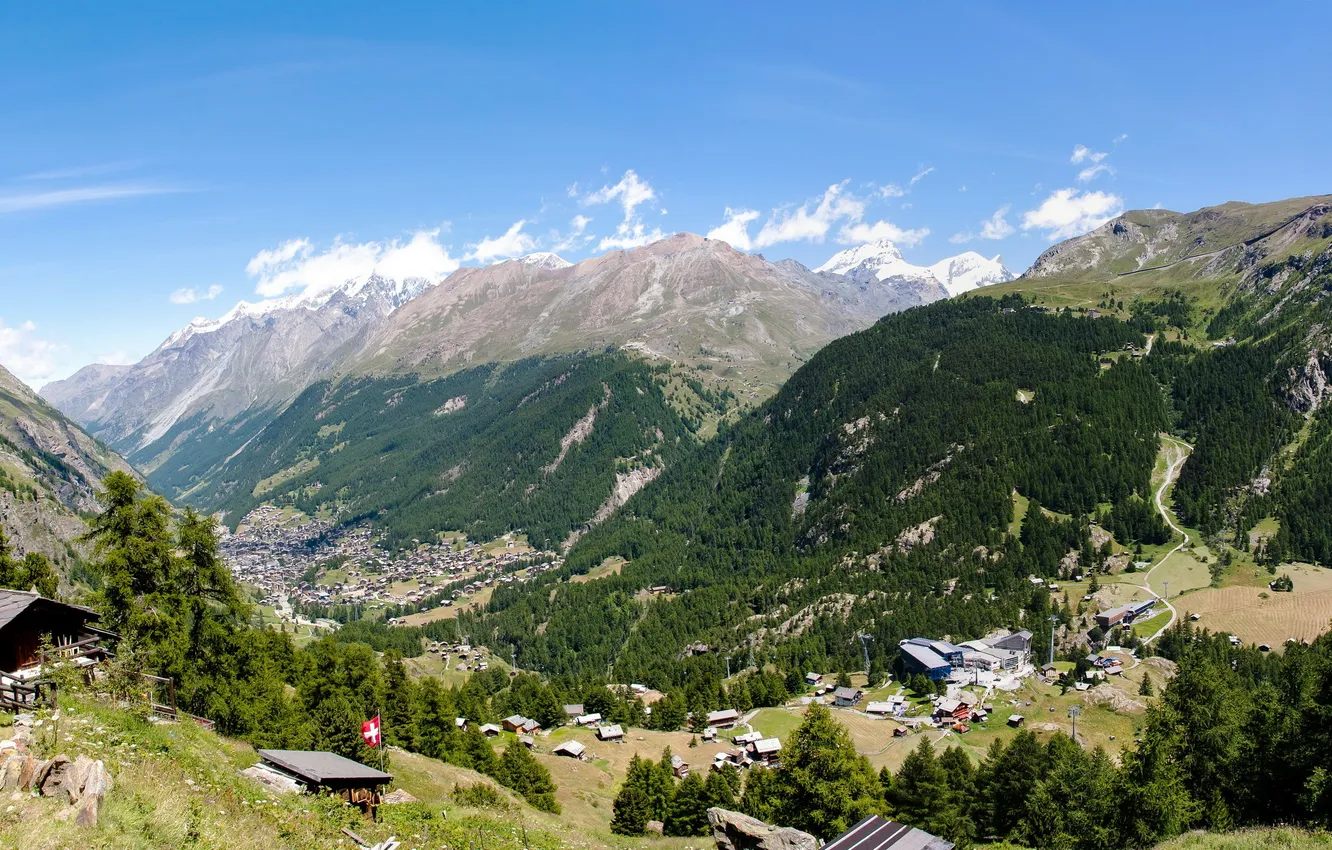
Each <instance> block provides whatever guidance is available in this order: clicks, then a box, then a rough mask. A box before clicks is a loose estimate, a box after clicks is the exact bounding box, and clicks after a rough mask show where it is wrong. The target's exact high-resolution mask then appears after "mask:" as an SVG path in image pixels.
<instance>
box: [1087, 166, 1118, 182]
mask: <svg viewBox="0 0 1332 850" xmlns="http://www.w3.org/2000/svg"><path fill="white" fill-rule="evenodd" d="M1114 173H1115V170H1114V169H1113V168H1111V167H1110V164H1109V163H1106V162H1101V163H1097V164H1096V165H1089V166H1087V167H1086V168H1084V169H1082V170H1081V171H1079V172H1078V180H1079V181H1080V182H1082V183H1087V182H1089V181H1092V180H1095V179H1096V177H1097V175H1100V174H1114Z"/></svg>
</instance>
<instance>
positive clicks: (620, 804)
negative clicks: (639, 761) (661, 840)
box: [610, 782, 651, 835]
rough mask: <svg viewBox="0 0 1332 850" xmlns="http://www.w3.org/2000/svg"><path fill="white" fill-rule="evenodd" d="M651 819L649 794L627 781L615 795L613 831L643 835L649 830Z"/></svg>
mask: <svg viewBox="0 0 1332 850" xmlns="http://www.w3.org/2000/svg"><path fill="white" fill-rule="evenodd" d="M649 820H651V817H650V816H649V814H648V798H647V795H646V794H645V793H643V789H642V788H639V787H638V786H637V785H632V784H630V783H628V782H626V783H625V784H624V786H623V787H622V788H620V793H619V794H617V795H616V796H615V804H614V816H613V817H612V818H611V824H610V828H611V832H613V833H615V834H616V835H642V834H643V833H644V832H646V831H647V822H648V821H649Z"/></svg>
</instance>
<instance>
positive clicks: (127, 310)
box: [0, 2, 1332, 384]
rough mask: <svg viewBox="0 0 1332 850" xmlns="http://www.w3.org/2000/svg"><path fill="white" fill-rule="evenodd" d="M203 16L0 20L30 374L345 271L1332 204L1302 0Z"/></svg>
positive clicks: (14, 251)
mask: <svg viewBox="0 0 1332 850" xmlns="http://www.w3.org/2000/svg"><path fill="white" fill-rule="evenodd" d="M213 5H217V6H221V5H223V4H192V3H179V2H176V3H171V4H135V3H118V4H106V3H87V4H59V5H58V6H57V5H56V4H22V5H20V4H5V5H4V6H3V7H0V127H3V132H0V295H2V296H3V297H0V363H3V364H4V365H6V366H7V367H9V368H10V369H11V370H12V371H14V372H16V373H17V374H19V375H20V377H22V378H24V379H25V380H27V381H29V382H30V383H34V384H38V383H41V382H43V381H45V380H49V379H52V378H58V377H63V376H65V375H68V374H69V373H71V372H72V371H74V370H75V369H77V368H78V367H80V366H82V365H84V364H86V363H89V362H93V361H98V360H101V361H104V362H131V361H133V360H137V359H138V358H140V357H142V356H143V355H144V354H146V353H147V352H148V351H150V350H151V349H153V348H154V347H156V345H157V344H158V343H159V342H161V340H162V339H163V338H164V337H166V336H167V334H169V333H170V332H171V331H172V330H174V329H176V328H178V327H181V326H183V325H184V324H186V323H188V322H189V320H190V319H191V318H193V317H195V316H200V315H202V316H210V317H216V316H220V315H221V314H223V313H225V312H226V311H227V310H228V309H230V307H231V306H233V305H234V304H235V303H236V301H238V300H241V299H246V300H251V301H254V300H258V299H260V298H262V297H265V296H271V295H278V294H287V293H291V292H296V291H300V290H301V289H302V288H303V287H307V286H315V287H319V286H325V285H329V284H328V282H329V281H330V280H335V279H336V278H337V277H338V276H339V275H343V274H348V273H357V272H360V271H362V270H364V269H366V268H381V269H390V270H392V269H399V270H405V271H422V272H436V273H441V274H442V273H444V272H447V271H448V270H449V269H451V268H453V267H454V266H456V265H457V264H459V263H464V264H466V263H476V262H484V261H493V260H495V259H498V258H501V257H503V256H506V255H508V254H511V253H514V252H523V251H528V250H550V249H553V248H555V247H556V246H559V251H560V253H561V254H563V255H565V256H566V257H568V258H569V259H574V260H576V259H579V258H583V257H587V256H591V255H593V254H596V253H599V252H601V251H604V250H611V249H614V248H615V247H618V246H622V245H631V244H634V243H636V242H640V241H643V240H645V239H650V238H652V237H653V236H655V235H656V234H657V233H662V234H669V233H673V232H678V231H681V230H688V231H693V232H699V233H709V232H712V231H717V234H718V235H719V236H723V237H726V238H728V239H729V240H730V241H731V242H732V244H735V245H736V246H737V247H741V248H745V249H748V250H761V251H762V252H763V253H764V254H765V255H766V256H768V257H769V258H773V259H777V258H782V257H794V258H796V259H798V260H800V261H802V262H804V263H806V264H809V265H817V264H818V263H820V262H822V261H823V260H824V259H826V258H827V257H828V256H829V255H830V254H832V253H833V252H835V251H837V250H840V249H841V248H842V247H845V244H850V243H854V242H856V241H860V240H863V239H866V238H870V237H876V236H889V237H892V238H894V239H895V240H896V241H898V243H899V245H900V246H901V247H902V250H903V252H904V253H905V254H906V256H907V258H908V259H909V260H911V261H913V262H917V263H921V264H924V263H929V262H934V261H936V260H938V259H940V258H942V257H945V256H948V255H951V254H954V253H958V252H960V251H962V250H976V251H979V252H981V253H984V254H986V255H987V256H989V255H993V254H1002V255H1003V257H1004V259H1005V262H1006V264H1007V265H1008V266H1009V267H1010V268H1012V269H1013V270H1015V271H1021V270H1022V269H1023V268H1025V267H1026V266H1027V265H1028V264H1029V263H1030V262H1031V260H1033V259H1034V258H1035V257H1036V256H1037V255H1038V254H1039V253H1040V252H1041V251H1042V250H1043V249H1044V248H1046V247H1048V246H1049V245H1050V244H1051V243H1052V241H1055V240H1057V239H1058V238H1062V237H1064V236H1068V235H1073V234H1075V233H1077V232H1080V231H1081V230H1084V229H1086V228H1089V227H1091V226H1094V224H1096V223H1099V221H1101V220H1104V218H1105V217H1107V216H1109V215H1113V214H1114V213H1116V212H1118V211H1119V210H1120V209H1131V208H1138V207H1150V206H1155V205H1158V204H1159V205H1162V206H1165V207H1168V208H1171V209H1178V210H1190V209H1195V208H1197V207H1200V206H1204V205H1208V204H1214V203H1220V202H1224V201H1227V200H1250V201H1262V200H1272V199H1276V198H1283V197H1290V196H1295V195H1307V194H1315V193H1322V192H1329V191H1332V166H1329V164H1328V161H1329V157H1328V156H1327V154H1326V152H1325V151H1324V150H1323V148H1324V147H1325V145H1324V144H1323V140H1325V139H1326V138H1328V136H1329V130H1332V110H1329V109H1328V108H1327V107H1328V103H1327V99H1326V97H1325V96H1324V95H1322V94H1320V93H1319V92H1320V89H1319V81H1321V80H1323V79H1324V78H1325V76H1326V73H1325V67H1326V62H1325V59H1326V50H1327V48H1326V44H1325V43H1323V42H1324V39H1325V35H1326V33H1327V32H1329V31H1332V7H1327V6H1324V5H1323V4H1316V3H1295V2H1291V3H1288V4H1280V3H1278V4H1272V5H1270V6H1264V7H1263V11H1262V14H1255V11H1254V7H1251V6H1240V5H1234V6H1227V5H1226V4H1220V5H1218V4H1214V3H1172V4H1159V3H1134V2H1124V3H1118V4H1113V5H1109V6H1107V5H1106V4H1069V3H1037V2H1031V3H1020V4H1019V3H999V2H995V3H975V4H972V3H952V4H942V3H930V4H892V3H865V4H840V3H824V4H810V3H780V2H770V3H766V4H761V5H760V4H742V3H734V4H721V3H690V2H672V3H617V4H610V3H606V4H592V3H572V4H552V3H539V4H538V3H532V4H508V5H503V4H465V5H464V4H446V3H415V4H414V3H389V4H385V3H376V4H369V3H362V4H350V3H298V2H291V3H283V4H271V3H263V4H260V3H254V4H245V3H231V4H225V5H226V6H227V8H226V9H225V10H223V9H220V8H218V9H213V8H204V7H205V6H213ZM1162 6H1168V7H1169V8H1166V9H1162V8H1161V7H1162ZM274 7H278V8H274ZM584 219H586V221H584ZM515 225H517V226H516V227H515Z"/></svg>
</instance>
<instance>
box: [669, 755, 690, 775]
mask: <svg viewBox="0 0 1332 850" xmlns="http://www.w3.org/2000/svg"><path fill="white" fill-rule="evenodd" d="M671 773H673V774H675V778H676V779H684V778H685V777H686V776H688V775H689V762H687V761H685V760H684V759H682V758H680V757H679V756H677V755H675V754H674V753H672V754H671Z"/></svg>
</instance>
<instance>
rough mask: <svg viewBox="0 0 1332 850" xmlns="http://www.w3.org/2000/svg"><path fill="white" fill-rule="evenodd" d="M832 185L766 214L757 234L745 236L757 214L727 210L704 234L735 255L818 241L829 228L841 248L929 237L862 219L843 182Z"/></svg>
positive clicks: (860, 205)
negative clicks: (706, 233) (818, 193)
mask: <svg viewBox="0 0 1332 850" xmlns="http://www.w3.org/2000/svg"><path fill="white" fill-rule="evenodd" d="M848 182H849V181H843V182H841V183H834V184H833V185H831V186H829V187H828V188H827V189H826V190H825V191H824V193H823V195H821V196H819V197H816V198H811V199H809V200H807V201H805V202H804V203H803V204H788V205H786V206H783V207H778V208H776V209H774V210H772V212H771V213H769V215H768V218H767V221H766V222H764V224H763V227H761V228H760V229H759V232H758V233H757V234H756V235H754V236H752V237H751V236H750V234H749V226H750V224H752V223H753V222H756V221H758V220H759V219H760V218H762V217H763V216H762V214H761V213H759V212H758V211H757V210H752V209H747V208H744V207H727V208H726V213H725V221H724V222H723V223H722V224H720V225H718V226H717V227H714V228H713V229H712V230H710V231H708V238H709V239H720V240H722V241H723V242H727V243H728V244H730V245H731V247H733V248H736V249H738V250H741V251H756V250H762V249H764V248H767V247H769V246H771V245H777V244H780V243H783V242H816V243H821V242H823V241H824V240H825V239H826V238H827V236H828V234H829V233H831V232H832V231H833V229H834V228H838V227H839V225H840V228H839V229H838V230H837V241H838V242H840V243H842V244H844V245H855V244H860V243H862V242H873V241H877V240H880V239H890V240H892V241H894V242H901V243H902V244H905V245H914V244H916V243H918V242H920V241H921V240H922V239H924V238H925V237H926V236H928V235H929V232H930V231H929V230H928V229H925V228H922V229H919V230H907V229H904V228H901V227H898V226H897V225H895V224H893V223H892V222H889V221H876V222H867V221H865V212H866V209H867V207H868V205H869V202H868V201H867V200H865V199H864V198H859V197H856V196H855V195H853V194H851V193H850V192H848V191H847V189H846V187H847V183H848Z"/></svg>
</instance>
